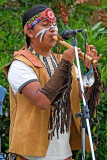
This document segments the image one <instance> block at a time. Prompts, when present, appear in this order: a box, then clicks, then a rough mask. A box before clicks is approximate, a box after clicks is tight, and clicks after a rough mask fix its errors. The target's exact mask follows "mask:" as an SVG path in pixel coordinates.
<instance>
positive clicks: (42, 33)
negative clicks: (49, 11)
mask: <svg viewBox="0 0 107 160" xmlns="http://www.w3.org/2000/svg"><path fill="white" fill-rule="evenodd" d="M52 28H55V31H56V32H58V28H57V26H56V25H55V24H54V23H51V26H50V27H49V28H47V29H42V30H41V31H39V32H38V33H37V34H36V37H35V38H38V37H39V36H40V42H42V41H43V38H44V35H45V33H46V32H47V31H49V30H50V29H52Z"/></svg>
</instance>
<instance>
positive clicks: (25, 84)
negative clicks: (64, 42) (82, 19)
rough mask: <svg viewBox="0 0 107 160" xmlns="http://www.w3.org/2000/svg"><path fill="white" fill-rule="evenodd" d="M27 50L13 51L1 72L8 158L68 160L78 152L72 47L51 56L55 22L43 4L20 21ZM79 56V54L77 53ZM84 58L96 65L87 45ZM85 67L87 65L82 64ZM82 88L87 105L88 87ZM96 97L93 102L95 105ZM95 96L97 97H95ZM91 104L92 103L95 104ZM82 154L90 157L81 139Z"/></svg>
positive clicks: (91, 90)
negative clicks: (6, 94) (6, 89)
mask: <svg viewBox="0 0 107 160" xmlns="http://www.w3.org/2000/svg"><path fill="white" fill-rule="evenodd" d="M23 28H24V34H25V39H26V43H27V45H26V46H25V47H23V48H22V49H20V50H19V51H16V52H14V58H13V60H12V61H11V63H10V64H9V65H8V66H5V67H4V71H5V74H6V76H7V78H8V81H9V84H10V137H9V153H11V154H10V156H11V159H12V157H13V156H14V154H15V155H16V159H19V160H21V159H28V160H70V159H72V150H79V149H81V138H80V137H81V127H80V118H78V119H76V118H75V114H76V113H78V112H80V102H79V98H80V92H79V85H78V83H79V82H78V74H77V69H76V67H75V65H74V63H73V62H74V59H75V51H74V48H72V49H66V50H65V51H64V52H63V54H62V56H61V55H59V56H58V57H57V54H54V53H52V51H51V49H52V48H53V47H54V46H55V44H56V42H55V40H53V38H52V36H53V35H55V36H57V35H58V28H57V24H56V17H55V15H54V13H53V11H52V10H51V9H50V8H48V7H47V6H45V5H42V4H41V5H37V6H34V7H33V8H31V9H30V10H28V11H27V12H26V13H25V14H24V16H23ZM78 52H80V49H78ZM87 54H88V55H90V56H91V57H93V58H94V59H97V60H99V59H100V58H101V55H99V56H98V57H97V51H96V50H95V48H94V46H89V45H88V44H87ZM85 66H86V67H87V68H89V67H90V62H87V61H86V62H85ZM95 83H96V79H95V82H93V84H92V85H90V86H89V87H85V90H86V97H87V100H90V96H91V95H92V94H91V93H92V92H93V86H94V90H95V85H94V84H95ZM96 93H98V96H97V99H95V100H94V104H95V105H96V106H97V104H98V103H99V102H98V103H97V100H99V93H100V90H99V88H98V87H97V92H96ZM96 95H97V94H96ZM96 103H97V104H96ZM86 150H87V152H90V145H89V140H88V136H87V135H86Z"/></svg>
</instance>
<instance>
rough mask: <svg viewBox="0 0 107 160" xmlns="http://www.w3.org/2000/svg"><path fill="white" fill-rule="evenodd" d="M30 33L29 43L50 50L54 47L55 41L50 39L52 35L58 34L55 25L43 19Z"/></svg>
mask: <svg viewBox="0 0 107 160" xmlns="http://www.w3.org/2000/svg"><path fill="white" fill-rule="evenodd" d="M32 31H33V32H32V33H33V38H32V39H31V41H32V42H33V43H35V44H38V45H40V46H41V47H42V46H44V47H49V48H52V47H54V46H55V44H56V41H55V40H53V38H52V36H53V35H55V36H57V34H58V29H57V25H56V24H55V23H51V22H50V21H49V20H47V19H43V20H41V21H40V22H39V23H37V24H36V25H35V26H34V28H33V30H32ZM37 35H38V36H37ZM41 39H42V40H41Z"/></svg>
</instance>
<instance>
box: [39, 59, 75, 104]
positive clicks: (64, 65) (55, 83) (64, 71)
mask: <svg viewBox="0 0 107 160" xmlns="http://www.w3.org/2000/svg"><path fill="white" fill-rule="evenodd" d="M71 66H72V64H71V63H70V62H69V61H67V60H64V59H62V60H61V62H60V63H59V64H58V66H57V68H56V70H55V72H54V74H53V76H52V77H51V78H50V80H49V81H48V82H47V83H46V85H45V86H44V87H43V88H42V89H41V90H40V92H42V93H43V94H45V95H46V96H47V98H48V99H49V100H50V101H51V103H52V102H53V100H54V99H55V98H56V96H57V95H58V93H59V92H60V90H61V91H62V90H63V89H62V88H63V87H64V85H65V83H66V78H67V75H68V70H69V68H70V67H71Z"/></svg>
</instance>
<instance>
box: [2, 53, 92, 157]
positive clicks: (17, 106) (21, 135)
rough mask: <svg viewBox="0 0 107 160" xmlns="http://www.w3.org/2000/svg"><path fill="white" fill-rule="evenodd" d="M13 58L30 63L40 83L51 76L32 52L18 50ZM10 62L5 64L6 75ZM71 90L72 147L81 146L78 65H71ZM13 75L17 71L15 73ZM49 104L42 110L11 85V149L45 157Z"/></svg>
mask: <svg viewBox="0 0 107 160" xmlns="http://www.w3.org/2000/svg"><path fill="white" fill-rule="evenodd" d="M13 60H20V61H22V62H24V63H25V64H27V65H28V66H30V67H31V68H32V69H33V70H34V72H35V73H36V75H37V77H38V79H39V81H40V84H41V86H42V87H43V86H44V85H45V84H46V83H47V82H48V80H49V76H48V73H47V71H46V69H45V67H44V66H43V65H42V63H41V62H40V60H39V59H38V58H37V57H36V56H35V55H33V54H32V53H31V52H29V51H26V50H20V51H19V52H15V56H14V59H13ZM10 65H11V63H10V64H9V65H8V66H5V67H4V72H5V74H6V76H7V74H8V69H9V67H10ZM72 75H73V81H72V90H71V110H72V114H73V118H72V123H71V137H70V144H71V148H72V150H79V149H81V138H80V137H81V136H80V135H81V134H80V118H78V119H75V114H76V113H77V112H80V104H79V89H78V82H77V78H76V74H75V67H74V65H73V67H72ZM13 76H14V75H13ZM49 111H50V108H48V109H47V110H40V109H39V108H38V107H36V106H35V105H34V104H33V103H32V102H31V101H30V100H29V99H28V98H26V97H25V96H24V95H23V94H20V93H17V95H16V98H15V96H14V94H13V92H12V89H11V87H10V137H9V152H12V153H16V154H19V155H29V156H41V157H45V155H46V151H47V148H48V145H49V140H48V132H47V129H48V121H49V115H50V112H49ZM86 150H87V151H88V152H90V147H89V142H88V136H87V135H86Z"/></svg>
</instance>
